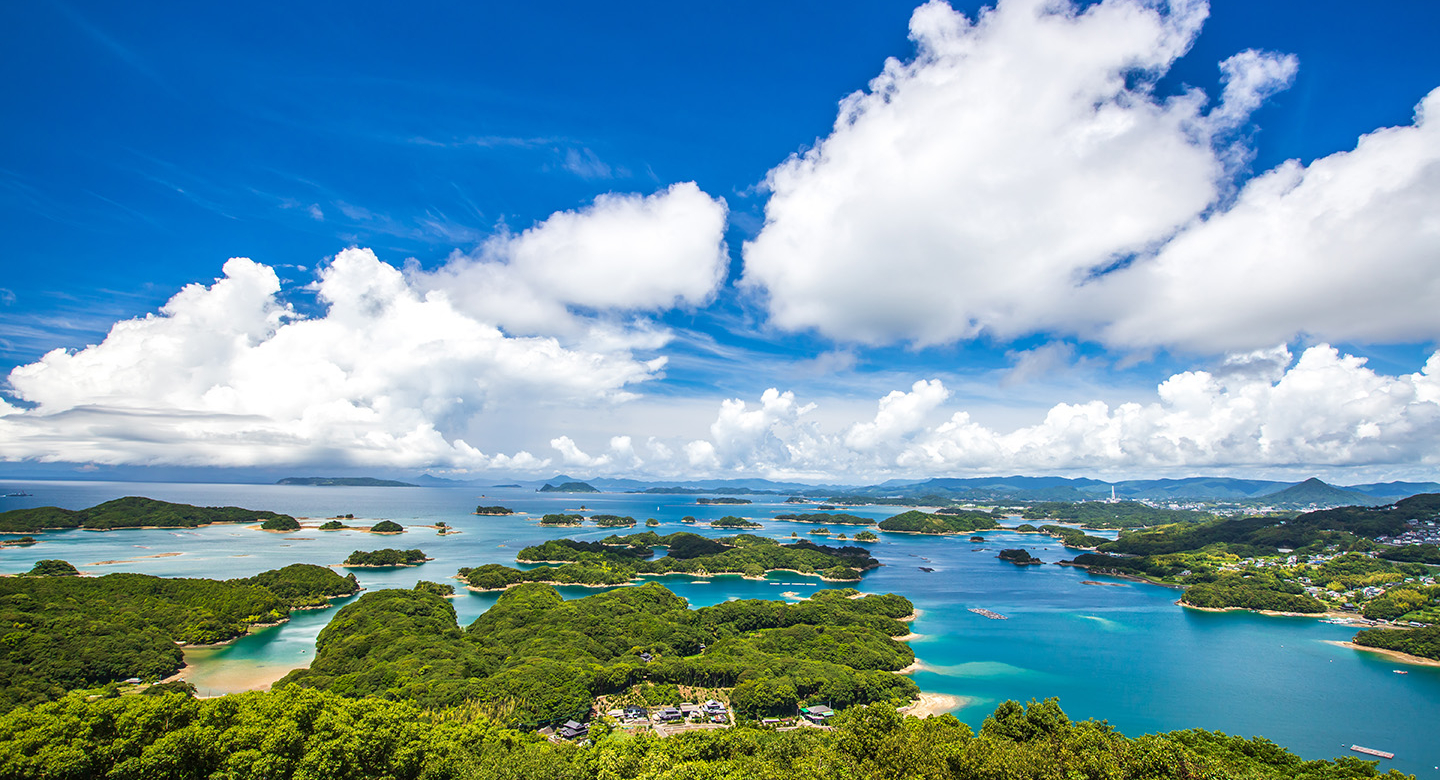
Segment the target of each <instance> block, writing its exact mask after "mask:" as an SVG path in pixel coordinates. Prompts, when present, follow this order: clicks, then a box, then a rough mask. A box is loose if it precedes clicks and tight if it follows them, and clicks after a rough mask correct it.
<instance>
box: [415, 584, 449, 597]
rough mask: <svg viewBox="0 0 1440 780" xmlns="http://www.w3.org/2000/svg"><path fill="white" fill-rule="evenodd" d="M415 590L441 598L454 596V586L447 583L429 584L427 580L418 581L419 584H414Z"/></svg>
mask: <svg viewBox="0 0 1440 780" xmlns="http://www.w3.org/2000/svg"><path fill="white" fill-rule="evenodd" d="M415 590H418V591H420V592H421V593H433V594H435V595H436V596H441V597H444V596H453V595H455V586H454V585H451V584H450V583H448V582H430V581H429V580H420V581H419V582H417V583H415Z"/></svg>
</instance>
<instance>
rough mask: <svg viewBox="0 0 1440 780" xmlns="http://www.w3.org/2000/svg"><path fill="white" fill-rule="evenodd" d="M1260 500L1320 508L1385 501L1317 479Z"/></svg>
mask: <svg viewBox="0 0 1440 780" xmlns="http://www.w3.org/2000/svg"><path fill="white" fill-rule="evenodd" d="M1259 500H1261V501H1264V502H1266V503H1270V504H1295V505H1300V506H1309V505H1311V504H1316V505H1320V506H1374V505H1376V504H1384V503H1385V501H1382V500H1380V499H1377V498H1375V497H1374V496H1368V495H1366V494H1364V493H1361V492H1360V491H1358V490H1346V489H1344V488H1337V487H1335V486H1334V485H1327V484H1326V483H1324V482H1322V481H1320V480H1319V479H1317V478H1316V477H1311V478H1309V479H1307V480H1305V481H1304V482H1301V483H1300V484H1298V485H1292V486H1290V487H1288V488H1285V489H1284V490H1277V491H1275V492H1274V493H1267V494H1265V495H1263V496H1260V497H1259Z"/></svg>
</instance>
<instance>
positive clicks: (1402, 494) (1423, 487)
mask: <svg viewBox="0 0 1440 780" xmlns="http://www.w3.org/2000/svg"><path fill="white" fill-rule="evenodd" d="M1346 490H1358V491H1360V492H1361V493H1365V494H1367V495H1371V496H1375V497H1377V498H1394V499H1399V498H1408V497H1410V496H1417V495H1419V494H1421V493H1440V482H1372V483H1370V484H1368V485H1347V486H1346Z"/></svg>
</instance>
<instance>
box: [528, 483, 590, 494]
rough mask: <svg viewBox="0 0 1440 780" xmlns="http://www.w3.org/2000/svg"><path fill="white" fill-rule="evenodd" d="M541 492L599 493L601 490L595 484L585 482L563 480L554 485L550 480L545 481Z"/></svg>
mask: <svg viewBox="0 0 1440 780" xmlns="http://www.w3.org/2000/svg"><path fill="white" fill-rule="evenodd" d="M540 492H541V493H599V492H600V491H599V490H597V489H595V487H594V486H592V485H587V484H585V483H584V482H561V483H560V484H558V485H552V484H550V483H549V482H546V483H545V486H544V487H542V488H540Z"/></svg>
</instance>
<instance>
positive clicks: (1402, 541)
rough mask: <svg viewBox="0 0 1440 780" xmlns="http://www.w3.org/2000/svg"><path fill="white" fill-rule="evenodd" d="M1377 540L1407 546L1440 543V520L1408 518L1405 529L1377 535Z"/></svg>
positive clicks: (1396, 545) (1393, 545) (1391, 544)
mask: <svg viewBox="0 0 1440 780" xmlns="http://www.w3.org/2000/svg"><path fill="white" fill-rule="evenodd" d="M1375 541H1377V542H1379V543H1381V544H1388V545H1390V546H1391V547H1405V546H1407V545H1415V544H1435V545H1440V522H1437V521H1435V520H1407V521H1405V530H1404V531H1403V532H1402V533H1399V534H1397V535H1395V536H1380V537H1376V539H1375Z"/></svg>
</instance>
